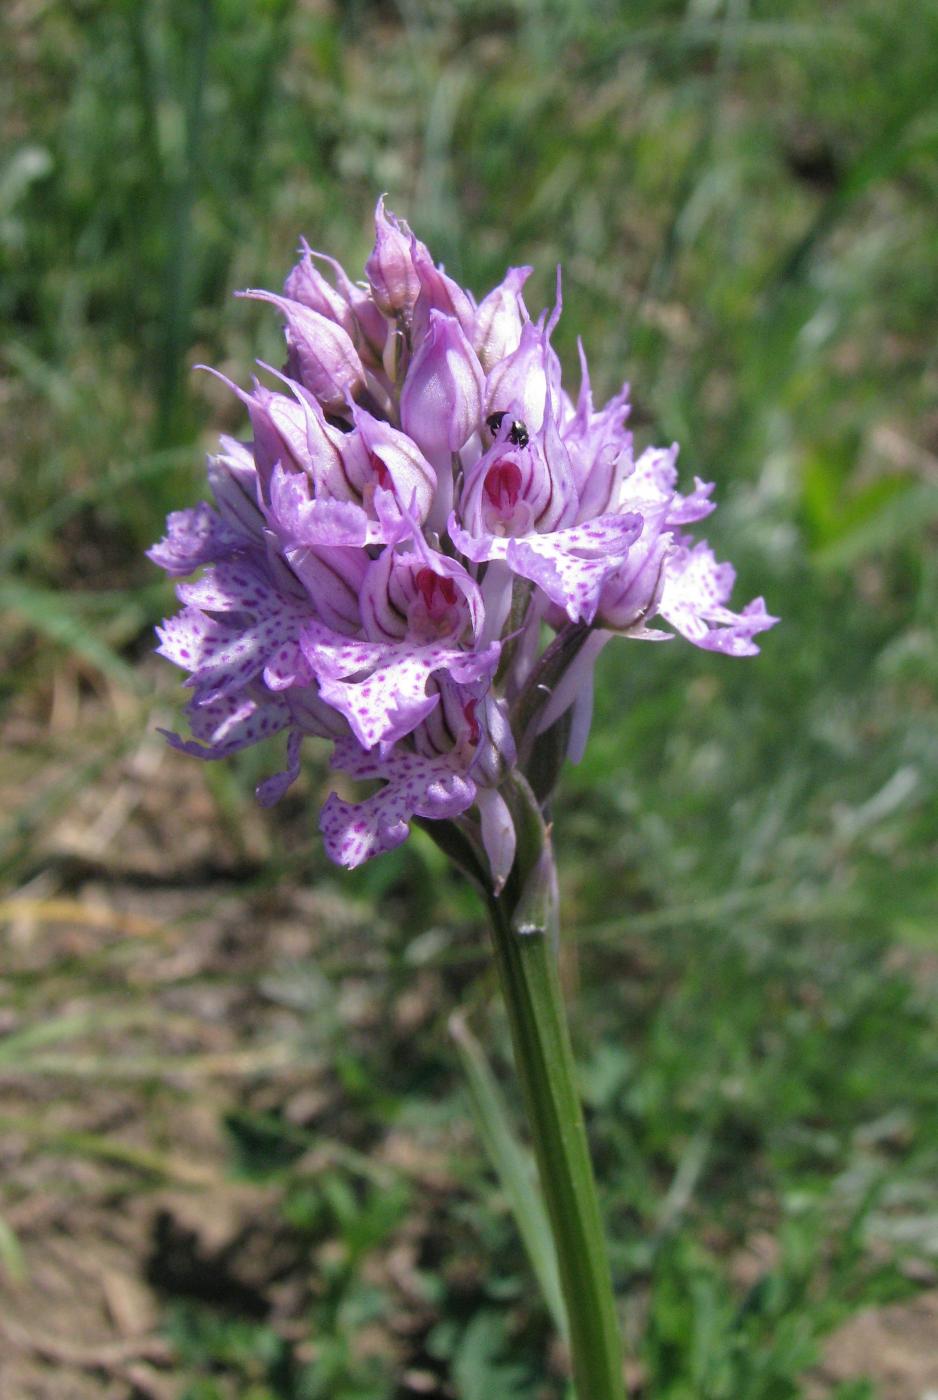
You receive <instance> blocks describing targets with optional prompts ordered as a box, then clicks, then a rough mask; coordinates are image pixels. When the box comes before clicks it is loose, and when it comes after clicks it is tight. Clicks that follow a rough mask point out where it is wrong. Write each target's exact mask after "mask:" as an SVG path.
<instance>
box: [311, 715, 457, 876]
mask: <svg viewBox="0 0 938 1400" xmlns="http://www.w3.org/2000/svg"><path fill="white" fill-rule="evenodd" d="M332 767H333V768H336V769H339V770H341V771H343V772H345V773H348V774H349V776H350V777H352V778H363V779H381V780H383V782H384V786H383V787H381V788H380V789H379V790H378V791H377V792H375V793H373V794H372V795H371V797H366V798H365V799H364V801H362V802H357V803H355V802H346V801H344V800H343V799H342V798H340V797H339V796H338V794H337V793H334V792H333V793H330V794H329V797H328V798H327V799H326V803H325V806H324V807H323V809H322V812H321V814H320V818H319V829H320V831H321V832H322V835H323V841H324V843H325V847H326V852H327V854H328V855H329V857H330V858H331V859H332V860H334V861H335V863H336V864H337V865H345V866H348V867H349V869H354V868H355V866H357V865H362V864H363V863H364V862H365V861H366V860H371V859H372V857H373V856H377V855H380V854H381V853H382V852H384V851H392V850H393V849H394V847H395V846H399V845H400V844H401V842H402V841H405V840H406V839H407V836H408V835H409V833H410V821H411V819H412V818H413V817H428V818H432V819H434V820H437V821H441V820H444V819H447V818H453V817H458V816H459V815H460V814H461V813H462V812H465V811H466V810H467V808H469V807H471V806H472V804H473V802H474V801H475V797H476V785H475V783H474V782H473V780H472V778H470V777H469V775H468V774H467V773H466V772H463V771H460V770H459V768H458V767H457V766H456V765H455V764H454V763H453V761H452V760H451V759H449V758H445V757H441V758H426V757H425V756H424V755H423V754H418V753H411V752H409V751H407V750H406V749H394V750H392V752H391V753H389V754H387V755H384V756H376V755H374V754H371V753H366V752H364V751H363V750H362V749H360V748H359V747H358V746H357V745H356V744H354V743H351V742H342V741H340V742H339V743H337V744H336V746H335V751H334V753H333V757H332Z"/></svg>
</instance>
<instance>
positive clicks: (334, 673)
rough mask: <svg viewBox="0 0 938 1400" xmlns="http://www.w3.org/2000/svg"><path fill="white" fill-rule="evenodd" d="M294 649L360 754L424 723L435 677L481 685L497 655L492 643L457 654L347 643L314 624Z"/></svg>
mask: <svg viewBox="0 0 938 1400" xmlns="http://www.w3.org/2000/svg"><path fill="white" fill-rule="evenodd" d="M300 645H301V646H302V648H303V652H304V655H305V657H306V660H307V661H308V663H309V666H310V668H311V670H312V672H313V673H314V674H315V675H316V677H317V678H318V680H319V693H320V695H321V697H322V698H323V699H324V700H325V701H327V702H328V703H329V704H331V705H333V706H334V707H335V708H336V709H337V710H338V711H339V712H340V713H341V714H342V715H344V716H345V718H346V719H347V720H348V723H349V725H350V727H351V729H352V732H353V734H354V735H355V737H356V738H357V739H358V742H359V743H360V744H361V746H362V748H364V749H371V748H373V747H374V746H375V745H376V744H384V745H386V744H389V743H393V742H394V741H395V740H396V739H400V738H403V737H404V736H405V735H406V734H410V733H411V732H412V731H413V730H414V729H416V728H417V726H418V725H419V724H421V723H422V722H423V721H424V720H425V719H426V718H427V716H428V715H429V714H430V713H431V711H432V710H434V709H435V708H436V705H437V703H438V701H439V694H438V693H434V694H427V681H428V680H429V679H430V676H431V675H432V674H433V673H434V672H435V671H446V672H448V674H449V675H451V676H452V677H453V679H454V680H456V681H460V682H465V683H469V682H472V681H477V680H479V679H480V678H486V679H487V678H488V677H490V676H491V675H492V673H493V672H494V670H495V668H496V666H497V665H498V657H499V653H500V650H501V648H500V645H499V643H498V642H494V643H492V644H491V645H490V646H488V647H486V648H484V649H483V650H481V651H463V650H461V649H459V648H456V647H453V646H450V645H447V644H445V643H438V644H430V645H425V646H420V645H415V644H414V643H409V642H404V643H397V644H396V643H393V642H391V643H387V642H362V641H352V640H349V639H348V638H346V637H342V636H339V635H338V634H336V633H334V632H331V631H330V629H328V628H327V627H324V626H323V625H322V624H320V623H316V622H310V623H307V624H306V626H305V627H304V628H303V629H302V632H301V634H300ZM349 677H357V679H354V680H351V679H349Z"/></svg>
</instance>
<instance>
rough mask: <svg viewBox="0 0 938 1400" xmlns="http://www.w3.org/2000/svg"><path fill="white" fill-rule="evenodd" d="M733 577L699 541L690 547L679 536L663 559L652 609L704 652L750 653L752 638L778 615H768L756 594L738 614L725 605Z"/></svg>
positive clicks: (754, 650) (729, 568)
mask: <svg viewBox="0 0 938 1400" xmlns="http://www.w3.org/2000/svg"><path fill="white" fill-rule="evenodd" d="M735 580H736V571H735V570H734V568H733V566H732V564H718V563H717V561H716V558H715V557H714V554H713V551H712V550H711V549H710V547H709V546H708V545H707V544H706V542H705V541H701V542H700V543H699V544H696V545H693V546H692V545H691V543H690V541H689V540H686V539H682V540H680V541H679V542H678V547H677V548H676V550H675V552H674V553H673V555H672V556H671V558H670V559H669V560H668V565H667V572H666V576H665V583H664V590H663V592H662V595H661V603H660V605H659V608H658V611H659V613H660V615H661V616H662V617H663V618H665V619H666V620H667V621H668V622H670V623H671V626H672V627H674V628H676V630H677V631H678V632H680V633H681V635H682V636H684V637H686V638H687V640H688V641H689V642H693V643H694V645H695V646H698V647H703V648H704V650H705V651H721V652H724V653H726V654H727V655H729V656H755V655H756V653H757V652H758V650H759V648H758V647H757V646H756V644H755V642H754V641H753V637H755V636H757V635H758V634H759V633H760V632H765V631H766V630H767V629H768V628H769V627H774V626H775V624H776V622H777V621H778V618H777V617H771V616H770V615H769V613H768V612H767V611H766V607H765V603H764V602H763V600H762V599H761V598H756V599H754V600H753V602H751V603H749V604H748V605H747V606H746V607H745V608H744V609H743V610H742V612H741V613H734V612H732V611H731V610H730V609H729V608H727V607H726V606H725V605H726V603H727V601H728V599H729V596H730V594H731V593H732V591H733V584H734V582H735Z"/></svg>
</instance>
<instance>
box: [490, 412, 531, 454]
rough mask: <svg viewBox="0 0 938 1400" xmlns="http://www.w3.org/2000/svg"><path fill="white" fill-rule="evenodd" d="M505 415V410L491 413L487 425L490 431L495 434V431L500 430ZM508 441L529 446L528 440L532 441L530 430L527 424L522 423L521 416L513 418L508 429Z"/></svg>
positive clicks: (518, 445)
mask: <svg viewBox="0 0 938 1400" xmlns="http://www.w3.org/2000/svg"><path fill="white" fill-rule="evenodd" d="M504 417H505V414H504V412H502V413H490V414H489V416H488V418H486V420H485V425H486V427H487V428H488V430H489V432H490V433H492V434H493V436H494V434H495V433H497V432H498V430H499V428H500V427H501V426H502V420H503V419H504ZM508 441H509V442H511V443H514V445H515V447H527V445H528V442H529V441H530V439H529V437H528V430H527V427H526V425H525V424H524V423H522V421H521V419H520V418H513V419H512V420H511V427H510V428H509V429H508Z"/></svg>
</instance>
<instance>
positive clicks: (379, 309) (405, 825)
mask: <svg viewBox="0 0 938 1400" xmlns="http://www.w3.org/2000/svg"><path fill="white" fill-rule="evenodd" d="M365 273H366V278H367V281H366V282H365V283H361V284H359V283H354V282H352V281H351V280H350V279H349V277H348V276H347V274H346V273H345V271H344V269H343V268H342V267H341V266H340V264H338V263H336V262H334V261H332V260H331V259H329V258H326V257H324V256H323V255H322V254H318V253H315V252H313V251H312V250H311V249H310V248H309V247H307V245H306V244H305V243H303V244H302V245H301V255H300V260H299V262H298V263H297V264H296V266H295V267H294V268H293V270H292V271H291V272H290V274H289V275H288V277H287V279H286V282H285V284H284V292H283V295H279V294H277V293H274V292H266V291H250V292H247V293H244V294H243V295H247V296H250V297H253V298H255V299H258V300H262V301H267V302H270V303H271V304H272V305H274V306H275V307H276V308H277V309H278V310H279V311H280V312H281V314H282V315H283V317H284V320H285V323H286V327H285V334H286V348H287V356H286V370H285V371H284V372H283V373H281V372H279V371H276V370H274V371H269V372H270V373H271V374H272V375H273V376H274V380H275V387H268V386H267V385H266V384H265V383H263V382H261V381H259V380H255V381H254V384H253V387H252V388H251V389H250V390H242V389H240V388H238V387H237V386H236V385H233V384H232V385H230V387H231V388H232V389H233V390H234V392H235V393H236V394H237V395H238V396H239V397H240V398H241V400H242V402H243V403H244V405H245V407H246V409H247V412H248V417H249V420H250V425H251V431H252V440H251V442H249V443H246V444H245V443H241V442H237V441H236V440H234V439H232V438H223V439H222V442H221V449H220V451H219V452H218V453H217V454H216V455H215V456H212V457H210V458H209V460H208V466H207V475H208V481H209V485H210V488H211V491H212V495H213V497H214V502H215V503H214V505H211V504H209V503H207V502H203V503H201V504H200V505H197V506H195V507H193V508H191V509H189V510H184V511H177V512H174V513H173V514H172V515H170V517H169V519H168V521H167V530H166V536H165V538H164V539H163V540H162V541H160V542H159V543H158V544H156V545H154V546H153V548H152V549H151V550H150V558H151V559H152V560H153V562H154V563H155V564H157V565H158V566H159V567H161V568H162V569H164V570H165V571H166V572H167V574H169V575H170V576H171V577H173V578H174V579H182V578H185V577H186V576H187V575H189V574H192V573H194V572H196V571H197V570H199V569H201V570H202V574H201V577H200V578H198V579H197V580H196V581H195V582H190V583H180V584H179V585H178V588H177V592H178V595H179V598H180V602H181V603H182V605H183V607H182V610H181V611H180V612H179V613H178V614H177V615H176V616H175V617H173V618H170V619H169V620H168V621H166V622H165V623H164V624H163V626H162V627H161V628H160V629H158V631H159V637H160V647H159V651H160V653H161V654H162V655H164V656H165V657H167V659H169V660H171V661H173V662H174V663H175V664H176V665H178V666H179V667H180V668H181V669H182V670H183V671H185V672H186V674H187V679H186V686H187V687H188V688H189V690H190V691H191V698H190V701H189V703H188V705H187V707H186V715H187V719H188V722H189V728H190V731H191V736H192V737H191V738H188V739H186V738H182V737H180V736H179V735H176V734H169V735H167V737H168V739H169V742H170V743H171V744H172V745H173V746H174V747H176V748H178V749H181V750H182V751H184V752H186V753H189V754H193V755H194V756H197V757H199V758H203V759H218V758H223V757H225V756H227V755H229V754H232V753H236V752H238V751H239V750H241V749H244V748H247V747H249V746H250V745H253V744H256V743H258V742H260V741H261V740H263V739H267V738H269V737H271V736H273V735H276V734H280V735H286V738H287V762H286V766H285V767H284V768H283V769H282V770H281V771H280V772H278V773H275V774H273V775H272V776H271V777H269V778H267V779H266V780H265V781H264V782H263V783H261V785H260V786H259V788H258V798H259V800H260V801H261V802H262V803H265V804H269V803H271V802H274V801H277V800H279V799H280V798H281V797H282V796H283V795H284V793H285V792H286V791H287V790H288V788H289V787H290V784H291V783H292V782H294V781H295V779H296V778H297V776H298V774H299V771H300V756H301V748H302V743H303V740H304V739H305V738H307V737H314V738H317V739H319V740H322V741H324V742H326V743H331V744H332V745H333V750H332V768H333V769H334V770H335V771H337V772H342V773H344V774H345V775H346V777H347V778H349V779H351V780H353V781H357V780H362V781H365V782H367V783H369V784H370V785H371V791H370V795H368V796H366V797H364V798H363V799H362V800H360V801H357V802H356V801H353V800H350V799H349V798H348V797H346V796H345V795H344V793H343V795H341V796H340V795H339V794H338V793H336V792H332V793H331V794H330V795H329V796H328V798H327V800H326V802H325V805H324V807H323V809H322V816H321V821H320V825H321V829H322V832H323V837H324V841H325V845H326V849H327V851H328V853H329V855H330V856H331V857H332V859H333V860H335V861H337V862H338V863H340V864H343V865H348V866H355V865H359V864H361V862H362V861H365V860H368V859H370V858H371V857H372V856H375V855H378V854H380V853H381V852H382V851H387V850H391V849H392V848H393V847H395V846H397V845H399V844H400V842H402V841H403V840H404V839H405V838H406V836H407V834H408V831H409V829H410V826H411V824H412V822H413V821H414V820H415V819H416V820H420V821H441V822H450V823H454V824H455V825H456V826H457V827H458V828H459V830H460V832H461V833H462V835H463V837H465V839H466V841H467V842H468V843H469V845H470V846H471V848H472V849H473V850H475V851H477V852H478V860H479V862H480V868H481V866H483V865H484V867H485V868H486V869H487V872H488V874H487V877H486V878H487V881H488V886H489V888H490V889H491V890H493V891H494V892H495V893H496V894H497V893H498V891H499V890H500V889H501V888H502V886H503V885H504V884H505V881H506V880H507V879H508V877H509V874H510V872H511V870H512V867H513V863H514V861H515V853H516V842H517V833H516V831H515V823H514V819H513V816H512V812H513V805H512V784H513V783H514V782H515V779H516V776H517V775H520V776H522V777H529V776H530V777H531V782H532V783H534V782H535V779H534V776H533V775H529V774H528V773H527V770H526V765H527V764H528V763H529V762H534V758H533V757H532V755H535V756H536V754H537V752H538V748H539V745H541V744H542V743H543V737H544V736H545V735H547V734H548V732H549V731H550V730H552V729H553V727H554V726H556V725H557V723H558V722H559V721H560V720H561V719H563V718H564V717H565V715H567V714H568V712H569V718H570V724H569V726H568V731H569V739H568V744H569V749H568V752H569V754H570V756H571V757H573V758H576V757H577V756H578V755H579V754H580V753H581V752H582V749H583V746H584V744H585V742H586V738H587V734H588V731H589V722H590V713H591V708H590V707H591V694H592V674H593V668H594V666H595V663H596V658H597V656H598V655H599V653H600V652H601V650H602V649H603V647H604V646H605V644H606V643H607V642H608V641H609V640H610V639H611V637H612V636H613V635H616V634H618V635H622V636H627V637H631V638H643V639H648V640H667V639H671V638H673V637H674V635H675V634H677V635H679V636H681V637H684V638H686V639H687V640H689V641H690V642H692V643H693V644H694V645H695V646H698V647H701V648H703V649H705V650H709V651H718V652H723V653H724V654H726V655H731V656H749V655H752V654H753V653H755V652H756V651H757V650H758V646H757V643H756V640H755V639H756V638H757V637H758V635H759V634H760V633H761V632H763V631H764V630H766V629H767V628H769V627H771V626H773V625H774V623H775V621H776V619H775V618H773V617H771V616H770V615H769V614H768V612H767V611H766V608H765V604H764V603H763V601H762V599H761V598H760V599H756V600H755V601H754V602H752V603H750V604H749V605H748V606H746V607H744V608H743V609H742V610H741V611H738V612H736V611H733V610H732V608H731V607H730V594H731V591H732V587H733V583H734V572H733V569H732V567H731V566H730V565H729V564H721V563H718V562H717V561H716V559H715V558H714V555H713V553H712V551H711V550H710V549H709V547H708V546H707V545H706V543H705V542H702V541H701V542H695V541H694V540H693V538H692V537H691V536H690V535H689V534H688V533H687V530H688V527H690V526H692V525H694V524H695V523H697V522H698V521H700V520H702V519H704V518H705V517H706V516H707V515H709V514H710V512H711V511H712V510H713V508H714V505H713V501H712V499H711V495H712V490H713V488H712V486H710V485H708V484H706V483H704V482H702V481H700V480H699V479H696V478H695V481H694V486H693V489H692V490H691V492H690V493H689V494H687V495H681V494H680V492H679V491H678V475H677V465H676V457H677V448H676V447H671V448H667V449H661V448H648V449H647V450H646V451H644V452H643V453H642V454H641V455H640V456H639V457H638V458H637V460H636V459H635V457H634V455H633V445H632V437H631V434H630V432H629V431H628V430H627V428H626V420H627V416H628V389H627V387H626V388H624V389H623V390H622V391H621V392H620V393H619V394H617V395H616V396H615V397H614V398H612V399H611V400H610V401H609V402H608V403H607V404H606V405H605V406H604V407H602V408H600V409H596V408H595V407H594V404H593V397H592V391H591V387H590V379H589V370H588V367H587V363H586V357H585V355H584V353H583V350H582V347H581V349H580V362H581V379H580V390H579V394H578V396H577V398H576V401H575V402H574V401H573V400H572V399H571V398H570V396H569V395H568V394H567V393H566V392H565V390H564V389H563V386H562V383H561V366H560V361H559V360H558V358H557V355H556V353H555V351H554V349H553V347H552V346H551V343H550V338H551V334H552V332H553V329H554V326H555V325H556V322H557V318H558V317H559V315H560V310H561V302H560V296H559V282H558V296H557V300H556V304H555V306H554V309H553V311H552V312H551V313H550V315H548V313H547V312H543V313H542V314H541V315H540V316H539V317H538V318H537V319H532V317H531V315H530V313H529V311H528V309H527V307H526V305H525V303H524V298H523V295H522V293H523V288H524V284H525V282H526V280H527V278H528V276H529V274H530V268H524V267H523V268H511V269H509V270H508V272H507V273H506V275H505V278H504V279H503V281H502V282H501V283H500V284H499V285H498V286H497V287H495V288H494V289H493V290H492V291H491V292H489V294H488V295H487V296H486V297H484V298H483V299H482V300H481V301H480V302H478V303H477V302H476V301H475V299H474V298H473V296H472V295H471V293H469V292H467V291H466V290H465V289H463V288H462V287H460V286H459V285H458V283H456V282H455V281H454V280H453V279H452V278H450V277H449V276H447V274H446V273H445V272H444V271H443V269H442V268H441V267H438V266H436V265H435V264H434V263H433V260H432V258H431V256H430V253H429V252H428V250H427V249H426V247H425V246H424V245H423V244H422V243H420V242H419V240H417V239H416V238H415V237H414V235H413V234H412V232H411V230H410V229H409V228H408V226H407V224H406V223H404V221H403V220H399V219H397V218H395V216H394V215H393V214H390V213H389V212H388V211H387V210H386V209H385V207H384V201H383V199H382V200H379V202H378V207H377V210H376V213H375V245H374V249H373V251H372V253H371V255H370V257H369V258H368V261H367V263H366V266H365ZM264 368H265V369H266V367H264ZM219 377H222V378H223V376H219ZM225 382H226V383H228V382H229V381H227V380H226V381H225ZM656 619H658V620H660V621H662V622H663V623H665V624H668V625H669V626H670V628H672V629H673V631H666V630H664V629H663V628H661V627H657V626H653V625H652V623H653V622H654V621H655V620H656ZM545 630H546V631H547V632H548V633H551V632H552V633H553V634H554V640H553V642H549V644H548V645H547V648H546V650H544V643H543V638H544V634H545ZM568 731H567V730H565V731H564V732H565V733H567V732H568Z"/></svg>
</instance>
